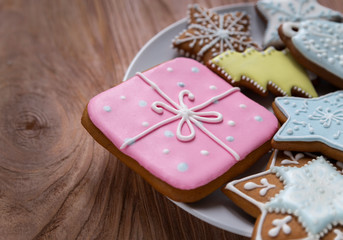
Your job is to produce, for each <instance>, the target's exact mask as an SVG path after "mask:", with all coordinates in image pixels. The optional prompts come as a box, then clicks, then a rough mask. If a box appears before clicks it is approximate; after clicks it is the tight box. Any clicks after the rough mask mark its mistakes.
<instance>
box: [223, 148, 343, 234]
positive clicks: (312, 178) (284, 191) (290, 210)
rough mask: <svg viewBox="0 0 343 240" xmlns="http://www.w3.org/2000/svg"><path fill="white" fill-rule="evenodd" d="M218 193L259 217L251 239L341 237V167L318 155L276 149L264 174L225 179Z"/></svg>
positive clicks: (342, 214) (342, 226)
mask: <svg viewBox="0 0 343 240" xmlns="http://www.w3.org/2000/svg"><path fill="white" fill-rule="evenodd" d="M295 158H297V161H295V162H294V159H295ZM223 192H224V193H225V194H226V195H227V196H229V197H230V198H231V199H232V200H233V201H234V202H235V203H236V204H237V205H239V206H240V207H242V208H243V209H244V210H245V211H247V212H248V213H249V214H251V215H253V216H254V217H256V218H257V217H258V219H257V222H256V224H255V231H254V235H253V237H252V239H259V240H261V239H265V240H269V239H275V240H279V239H299V240H300V239H341V238H340V237H342V236H343V235H342V233H343V207H342V206H343V196H342V195H343V176H342V171H339V170H337V168H336V166H334V165H333V164H332V163H331V162H329V161H327V160H326V159H325V158H324V157H322V156H320V157H313V156H309V155H306V154H303V153H292V152H284V153H283V152H281V151H278V150H276V151H275V152H274V154H273V156H272V158H271V160H270V163H269V168H268V169H267V170H266V171H265V172H261V173H258V174H255V175H252V176H248V177H246V178H243V179H241V180H236V181H233V182H230V183H229V184H227V185H226V187H225V188H224V189H223Z"/></svg>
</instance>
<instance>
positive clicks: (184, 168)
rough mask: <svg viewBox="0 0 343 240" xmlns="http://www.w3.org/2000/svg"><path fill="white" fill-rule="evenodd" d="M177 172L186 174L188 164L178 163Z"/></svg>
mask: <svg viewBox="0 0 343 240" xmlns="http://www.w3.org/2000/svg"><path fill="white" fill-rule="evenodd" d="M177 170H179V171H180V172H186V171H187V170H188V164H187V163H185V162H182V163H179V164H178V165H177Z"/></svg>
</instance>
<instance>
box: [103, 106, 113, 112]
mask: <svg viewBox="0 0 343 240" xmlns="http://www.w3.org/2000/svg"><path fill="white" fill-rule="evenodd" d="M103 109H104V111H106V112H111V111H112V108H111V107H110V106H104V107H103Z"/></svg>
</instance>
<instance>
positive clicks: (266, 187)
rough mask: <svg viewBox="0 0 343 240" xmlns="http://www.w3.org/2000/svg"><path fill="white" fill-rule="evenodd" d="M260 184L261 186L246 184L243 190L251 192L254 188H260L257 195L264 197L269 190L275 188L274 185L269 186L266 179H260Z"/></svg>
mask: <svg viewBox="0 0 343 240" xmlns="http://www.w3.org/2000/svg"><path fill="white" fill-rule="evenodd" d="M260 182H261V185H259V184H256V183H254V182H247V183H246V184H245V185H244V189H245V190H253V189H256V188H262V189H261V190H260V192H259V194H260V196H264V195H266V193H267V192H268V191H269V189H271V188H275V185H274V184H270V183H269V182H268V180H267V179H266V178H262V179H261V181H260Z"/></svg>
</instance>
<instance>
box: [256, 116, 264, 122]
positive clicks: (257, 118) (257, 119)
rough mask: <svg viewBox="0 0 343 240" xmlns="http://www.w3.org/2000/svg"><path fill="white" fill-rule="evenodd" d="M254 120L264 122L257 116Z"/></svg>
mask: <svg viewBox="0 0 343 240" xmlns="http://www.w3.org/2000/svg"><path fill="white" fill-rule="evenodd" d="M254 119H255V120H256V121H258V122H262V121H263V118H262V117H261V116H255V117H254Z"/></svg>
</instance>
